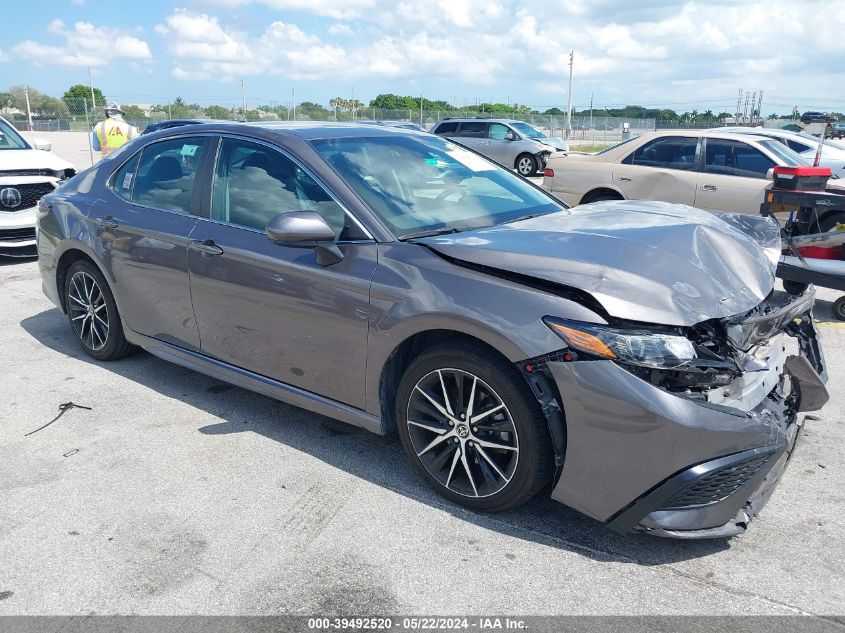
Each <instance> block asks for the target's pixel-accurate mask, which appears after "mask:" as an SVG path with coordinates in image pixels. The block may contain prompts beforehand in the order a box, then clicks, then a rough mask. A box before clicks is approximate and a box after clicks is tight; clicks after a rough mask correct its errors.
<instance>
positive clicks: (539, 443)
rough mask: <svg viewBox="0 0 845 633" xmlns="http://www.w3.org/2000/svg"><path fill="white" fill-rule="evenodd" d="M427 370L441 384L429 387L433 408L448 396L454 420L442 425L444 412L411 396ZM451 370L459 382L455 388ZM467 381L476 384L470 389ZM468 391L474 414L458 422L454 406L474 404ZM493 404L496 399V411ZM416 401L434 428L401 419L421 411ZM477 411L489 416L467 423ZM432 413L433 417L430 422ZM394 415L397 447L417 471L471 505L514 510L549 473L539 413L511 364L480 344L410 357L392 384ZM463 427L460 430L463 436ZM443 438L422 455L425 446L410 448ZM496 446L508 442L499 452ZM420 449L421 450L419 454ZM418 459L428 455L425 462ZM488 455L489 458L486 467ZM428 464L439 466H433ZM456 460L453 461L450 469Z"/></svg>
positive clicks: (547, 442) (548, 445)
mask: <svg viewBox="0 0 845 633" xmlns="http://www.w3.org/2000/svg"><path fill="white" fill-rule="evenodd" d="M441 370H442V373H441ZM435 375H436V376H438V377H440V380H441V382H439V385H440V386H442V389H443V390H442V391H441V392H440V394H441V395H437V392H436V391H432V392H431V393H432V395H435V396H437V399H438V400H439V401H440V404H441V410H442V408H443V407H442V405H443V404H444V402H443V401H444V400H446V398H445V394H446V393H449V394H451V395H452V396H453V398H454V399H453V409H452V412H453V414H454V417H453V420H454V422H457V424H455V423H454V422H453V423H451V424H450V422H449V419H448V417H447V416H445V415H442V414H441V413H439V412H438V411H437V410H435V409H434V408H433V407H431V406H429V405H428V404H427V403H426V400H425V399H422V397H421V396H420V395H419V394H421V393H423V392H422V391H420V390H419V389H417V386H418V385H423V386H425V385H426V384H427V383H426V382H425V381H426V380H434V378H430V377H433V376H435ZM444 376H445V378H444ZM456 376H461V377H462V379H463V380H464V383H463V384H464V388H463V390H461V387H459V385H458V379H457V378H456ZM473 379H474V380H475V381H476V383H475V384H477V387H475V389H473V388H472V384H473ZM435 384H437V383H435ZM468 385H469V386H468ZM488 389H489V390H490V391H489V392H487V390H488ZM468 392H469V393H468ZM473 392H475V393H477V394H478V395H477V401H476V403H475V406H477V407H478V408H477V409H475V412H476V416H470V415H467V416H466V420H465V422H461V421H460V420H464V419H465V418H464V417H462V415H463V414H462V413H459V411H458V409H459V408H463V409H464V412H463V413H464V414H466V413H467V410H468V411H469V412H470V413H471V411H472V410H473V409H474V408H475V407H474V406H473V405H470V402H472V400H473V397H472V396H471V395H469V394H470V393H473ZM412 396H413V397H414V399H412ZM497 398H498V400H497ZM429 402H430V400H429ZM496 402H499V403H500V405H501V406H499V407H498V410H496V409H497V406H498V405H496V404H495V403H496ZM420 403H422V405H424V406H425V407H427V408H428V409H429V412H430V413H433V416H432V417H430V418H427V419H425V420H423V421H424V422H425V423H426V424H433V425H435V426H436V427H437V429H434V428H430V427H426V428H420V424H419V423H417V422H416V421H415V422H414V423H409V422H408V419H409V412H410V411H413V412H414V416H415V417H420V416H424V415H425V413H424V412H422V409H421V408H420V407H419V405H420ZM461 403H463V404H461ZM502 407H504V408H502ZM479 409H480V410H481V411H480V412H479ZM485 412H491V413H492V414H489V415H487V416H485V417H484V419H483V420H482V421H480V422H474V423H473V422H471V421H470V419H469V418H470V417H472V418H476V417H477V415H483V414H484V413H485ZM493 412H495V413H493ZM436 418H439V419H438V420H437V421H433V420H435V419H436ZM396 421H397V428H398V431H399V437H400V440H401V442H402V448H403V449H404V450H405V453H406V454H407V456H408V459H409V460H410V461H411V463H412V464H413V466H414V468H415V470H416V471H417V472H418V473H419V474H420V476H421V477H422V478H423V479H425V480H426V481H427V482H428V484H429V485H430V486H431V487H432V488H434V489H435V490H436V491H437V492H438V493H439V494H441V495H443V496H444V497H446V498H448V499H450V500H452V501H454V502H456V503H459V504H461V505H464V506H467V507H469V508H472V509H473V510H479V511H482V512H499V511H502V510H507V509H510V508H515V507H517V506H519V505H521V504H523V503H525V502H526V501H528V500H529V499H531V497H533V496H534V495H535V494H537V492H538V491H539V490H540V489H541V488H542V487H543V486H544V485H545V484H546V483H547V482H548V481H549V480H550V479H551V478H552V474H553V471H554V450H553V448H552V442H551V438H550V436H549V431H548V427H547V423H546V420H545V417H544V416H543V412H542V411H541V409H540V407H539V405H538V404H537V401H536V399H535V398H534V396H533V395H532V393H531V390H530V388H529V387H528V384H527V383H526V382H525V380H524V379H523V377H522V376H520V374H519V372H518V371H517V369H516V368H515V367H513V366H512V365H510V363H508V362H506V361H505V360H503V359H502V358H501V357H499V356H498V355H497V354H496V353H495V352H493V351H492V350H490V349H489V348H486V347H485V346H483V345H480V344H475V343H457V344H444V345H438V346H435V347H432V348H431V349H429V350H428V351H426V352H424V353H423V354H421V355H420V356H418V357H417V358H416V359H414V361H413V362H412V363H411V364H410V366H409V367H408V369H407V370H406V371H405V374H404V375H403V376H402V380H401V381H400V383H399V388H398V390H397V395H396ZM461 427H464V429H461ZM464 430H466V433H467V434H468V435H463V431H464ZM444 436H445V437H446V438H447V439H445V440H439V441H440V442H441V443H440V444H437V445H436V446H435V447H434V448H432V449H431V450H430V452H429V453H426V451H427V450H428V448H425V449H423V450H422V453H420V454H418V450H419V447H422V446H426V447H427V446H429V439H431V440H432V442H431V443H432V444H433V443H434V440H435V439H439V438H442V437H444ZM458 436H460V437H458ZM461 438H462V439H461ZM504 444H509V445H510V446H511V447H510V448H508V450H503V448H504ZM415 445H416V446H417V448H415ZM482 445H483V448H481V446H482ZM512 446H516V447H517V448H516V450H515V449H514V448H512ZM514 450H515V453H514ZM422 454H427V455H429V456H428V457H426V458H421V457H420V455H422ZM462 456H463V457H462ZM424 459H425V460H428V463H429V465H428V466H427V465H426V463H424ZM491 460H493V462H495V463H494V464H493V467H492V468H491V466H490V463H491ZM436 464H442V466H441V467H440V468H439V470H438V469H437V467H436ZM448 465H451V468H452V469H454V475H453V470H449V472H448V478H447V477H446V474H447V473H446V470H447V466H448ZM457 465H460V467H458V468H456V466H457ZM429 467H431V468H432V469H433V470H434V471H435V474H432V472H430V471H429ZM494 470H495V472H494ZM435 475H436V476H435ZM444 478H445V479H446V481H445V484H446V485H444V482H443V481H442V480H443V479H444ZM450 485H451V486H450ZM470 485H471V486H472V488H471V489H470V487H469V486H470ZM498 486H500V487H498ZM462 489H463V491H462ZM473 493H474V494H473Z"/></svg>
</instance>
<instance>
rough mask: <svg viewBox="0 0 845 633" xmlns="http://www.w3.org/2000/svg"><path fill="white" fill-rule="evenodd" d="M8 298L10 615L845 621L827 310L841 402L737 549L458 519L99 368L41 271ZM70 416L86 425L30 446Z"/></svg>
mask: <svg viewBox="0 0 845 633" xmlns="http://www.w3.org/2000/svg"><path fill="white" fill-rule="evenodd" d="M0 292H2V295H1V296H2V304H0V305H2V310H0V363H2V367H4V368H5V369H4V371H3V374H2V382H0V422H2V424H0V615H4V614H5V615H10V614H88V613H98V614H130V613H131V614H186V613H187V614H281V613H298V614H326V613H341V614H357V615H369V614H374V613H375V614H378V613H393V614H396V613H418V614H426V613H427V614H443V615H448V614H462V613H476V614H484V613H488V614H489V613H496V614H505V613H513V614H521V615H537V614H645V613H660V614H774V615H782V614H795V613H807V614H817V615H824V614H828V615H829V614H842V613H843V605H845V466H843V459H842V452H843V451H842V448H843V445H844V443H845V427H843V417H845V416H844V415H843V408H842V403H843V386H842V383H840V382H839V380H840V379H842V378H843V377H845V374H843V368H845V355H840V354H839V352H840V351H841V350H842V349H843V343H845V330H843V328H842V324H840V323H830V322H829V321H828V319H830V304H829V302H828V301H826V300H831V299H833V298H835V296H836V295H835V293H832V292H829V291H824V290H822V291H820V294H821V295H822V296H823V297H824V299H826V300H820V301H819V302H818V304H819V305H818V312H819V317H820V319H821V320H822V321H823V323H822V324H821V328H820V329H821V332H822V337H823V340H824V344H825V347H826V351H827V357H828V361H829V368H830V388H831V391H832V401H831V403H830V404H829V405H828V406H827V408H826V409H825V410H824V412H823V414H822V415H821V416H820V417H821V420H819V421H810V422H808V423H807V425H806V427H805V428H806V432H805V433H804V435H803V436H802V439H801V442H800V445H799V449H798V450H797V453H796V456H795V458H794V460H793V461H792V463H791V464H790V467H789V469H788V470H787V472H786V475H785V476H784V479H783V481H782V482H781V485H780V487H779V489H778V490H777V491H776V493H775V495H774V497H773V499H772V501H771V502H770V503H769V505H768V507H767V508H766V509H765V510H764V512H763V514H762V515H761V516H760V517H759V518H758V519H757V520H756V521H755V522H754V523H753V524H752V526H751V529H750V531H749V532H748V533H747V534H745V535H743V536H742V537H739V538H736V539H733V540H729V541H723V540H722V541H709V542H676V541H667V540H661V539H657V538H652V537H647V536H633V537H622V536H618V535H615V534H614V533H612V532H610V531H608V530H607V529H606V528H604V527H603V526H602V525H600V524H599V523H597V522H595V521H593V520H591V519H588V518H586V517H584V516H582V515H580V514H578V513H577V512H575V511H573V510H569V509H567V508H565V507H563V506H561V505H558V504H556V503H553V502H551V501H549V500H547V499H537V500H535V501H533V502H531V503H529V504H528V505H527V506H526V507H524V508H522V509H520V510H518V511H514V512H509V513H504V514H500V515H496V516H484V515H479V514H475V513H472V512H469V511H466V510H464V509H462V508H460V507H458V506H456V505H453V504H451V503H449V502H446V501H444V500H442V499H441V498H439V497H437V496H436V495H434V494H433V493H432V492H431V491H430V490H429V489H428V488H427V487H426V486H425V485H424V484H423V483H422V482H421V481H420V480H419V479H418V478H417V477H416V476H414V474H413V473H412V472H411V471H410V469H409V467H408V466H407V465H406V462H405V459H404V457H403V455H402V452H401V449H400V446H399V443H398V441H397V440H396V439H395V438H390V437H388V438H384V437H378V436H375V435H371V434H368V433H366V432H364V431H360V430H357V429H355V428H353V427H350V426H346V425H343V424H341V423H338V422H335V421H332V420H330V419H327V418H324V417H321V416H317V415H314V414H311V413H308V412H306V411H303V410H301V409H297V408H294V407H291V406H287V405H285V404H282V403H279V402H276V401H274V400H270V399H268V398H265V397H263V396H260V395H256V394H253V393H250V392H247V391H244V390H241V389H239V388H236V387H231V386H229V385H225V384H221V383H219V382H217V381H215V380H213V379H211V378H207V377H205V376H203V375H200V374H197V373H195V372H192V371H188V370H185V369H182V368H180V367H177V366H176V365H172V364H168V363H166V362H164V361H161V360H158V359H156V358H154V357H153V356H150V355H149V354H146V353H139V354H137V355H135V356H132V357H130V358H127V359H125V360H122V361H118V362H113V363H96V362H92V361H91V360H89V359H88V357H87V356H85V355H84V353H82V351H81V350H80V349H79V347H77V345H76V343H75V341H74V340H73V339H72V338H71V333H70V331H69V329H68V324H67V322H66V320H65V318H64V316H63V315H62V314H61V313H60V312H59V311H58V310H56V309H55V308H54V307H53V306H52V304H50V303H49V302H48V301H47V299H45V298H44V297H43V295H42V294H41V290H40V278H39V275H38V271H37V266H36V264H35V263H34V262H31V261H30V262H14V261H12V262H0ZM68 401H72V402H74V403H76V404H78V405H83V406H85V407H90V409H70V410H68V411H67V412H66V413H65V414H64V415H63V416H62V417H61V418H60V419H59V420H57V421H56V422H55V423H53V424H52V425H50V426H48V427H46V428H44V429H42V430H40V431H38V432H37V433H34V434H32V435H29V436H27V435H26V434H28V433H30V432H31V431H33V430H35V429H37V428H39V427H41V426H42V425H44V424H45V423H46V422H48V421H49V420H51V419H52V418H53V417H54V416H55V415H56V414H57V413H58V406H59V404H61V403H65V402H68ZM637 458H638V456H636V455H632V459H637Z"/></svg>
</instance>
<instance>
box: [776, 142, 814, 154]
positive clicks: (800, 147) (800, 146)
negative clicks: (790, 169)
mask: <svg viewBox="0 0 845 633" xmlns="http://www.w3.org/2000/svg"><path fill="white" fill-rule="evenodd" d="M779 140H781V141H782V142H783V143H786V146H787V147H788V148H789V149H791V150H792V151H795V152H798V153H799V154H800V153H801V152H806V151H807V150H808V149H813V148H812V146H811V145H809V144H808V143H801V142H799V141H793V140H792V139H779Z"/></svg>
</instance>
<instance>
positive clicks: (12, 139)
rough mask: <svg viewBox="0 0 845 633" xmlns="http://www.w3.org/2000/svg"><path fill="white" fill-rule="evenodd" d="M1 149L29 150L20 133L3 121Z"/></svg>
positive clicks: (1, 120) (0, 123) (0, 124)
mask: <svg viewBox="0 0 845 633" xmlns="http://www.w3.org/2000/svg"><path fill="white" fill-rule="evenodd" d="M0 149H29V144H28V143H27V142H26V141H25V140H23V137H22V136H21V135H20V134H18V131H17V130H16V129H15V128H13V127H12V126H11V125H9V124H8V123H6V121H4V120H3V119H0Z"/></svg>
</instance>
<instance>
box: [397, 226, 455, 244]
mask: <svg viewBox="0 0 845 633" xmlns="http://www.w3.org/2000/svg"><path fill="white" fill-rule="evenodd" d="M467 230H468V229H459V228H457V227H454V226H448V227H446V226H444V227H443V228H439V229H432V230H430V231H420V232H419V233H411V234H410V235H405V236H404V237H401V238H399V239H400V240H401V241H403V242H404V241H406V240H414V239H417V238H420V237H432V236H434V235H449V234H451V233H460V232H461V231H467Z"/></svg>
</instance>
